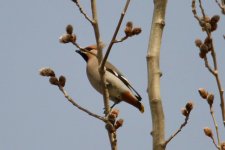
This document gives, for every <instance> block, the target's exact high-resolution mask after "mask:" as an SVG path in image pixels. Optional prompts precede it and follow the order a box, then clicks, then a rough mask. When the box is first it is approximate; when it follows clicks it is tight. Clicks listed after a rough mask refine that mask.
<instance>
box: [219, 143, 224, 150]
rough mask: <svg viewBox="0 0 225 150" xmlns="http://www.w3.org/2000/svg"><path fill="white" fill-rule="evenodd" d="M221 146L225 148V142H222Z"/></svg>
mask: <svg viewBox="0 0 225 150" xmlns="http://www.w3.org/2000/svg"><path fill="white" fill-rule="evenodd" d="M220 147H221V150H225V142H222V143H221V145H220Z"/></svg>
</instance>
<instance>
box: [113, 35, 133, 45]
mask: <svg viewBox="0 0 225 150" xmlns="http://www.w3.org/2000/svg"><path fill="white" fill-rule="evenodd" d="M128 37H129V36H124V37H122V38H121V39H120V40H115V41H114V42H113V43H120V42H123V41H125V40H126V39H127V38H128Z"/></svg>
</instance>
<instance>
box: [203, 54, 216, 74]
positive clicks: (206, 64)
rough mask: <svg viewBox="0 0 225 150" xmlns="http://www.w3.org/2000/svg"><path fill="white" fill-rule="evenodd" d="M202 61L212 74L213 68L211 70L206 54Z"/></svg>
mask: <svg viewBox="0 0 225 150" xmlns="http://www.w3.org/2000/svg"><path fill="white" fill-rule="evenodd" d="M204 61H205V67H206V68H207V69H208V70H209V72H211V73H212V74H214V70H213V69H212V67H211V66H210V65H209V62H208V58H207V56H205V57H204Z"/></svg>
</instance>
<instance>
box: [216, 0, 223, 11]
mask: <svg viewBox="0 0 225 150" xmlns="http://www.w3.org/2000/svg"><path fill="white" fill-rule="evenodd" d="M215 2H216V3H217V5H218V6H219V8H220V9H221V11H222V13H223V14H225V7H224V2H225V1H224V0H221V3H220V2H219V1H218V0H215Z"/></svg>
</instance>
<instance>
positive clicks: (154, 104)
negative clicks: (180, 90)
mask: <svg viewBox="0 0 225 150" xmlns="http://www.w3.org/2000/svg"><path fill="white" fill-rule="evenodd" d="M166 6H167V0H160V1H159V0H154V11H153V18H152V25H151V33H150V38H149V43H148V51H147V56H146V60H147V69H148V70H147V72H148V88H147V92H148V99H149V104H150V109H151V115H152V132H151V133H152V137H153V149H154V150H164V149H165V148H164V147H163V146H162V144H163V143H164V140H165V120H164V112H163V106H162V100H161V94H160V77H161V75H162V73H161V71H160V48H161V42H162V34H163V29H164V26H165V13H166Z"/></svg>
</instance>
